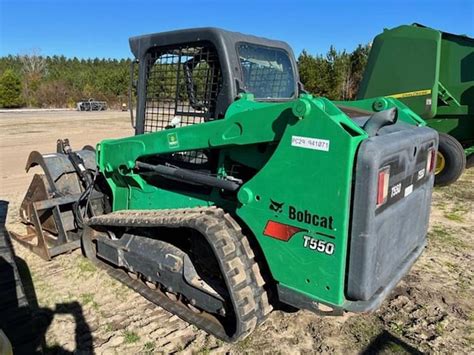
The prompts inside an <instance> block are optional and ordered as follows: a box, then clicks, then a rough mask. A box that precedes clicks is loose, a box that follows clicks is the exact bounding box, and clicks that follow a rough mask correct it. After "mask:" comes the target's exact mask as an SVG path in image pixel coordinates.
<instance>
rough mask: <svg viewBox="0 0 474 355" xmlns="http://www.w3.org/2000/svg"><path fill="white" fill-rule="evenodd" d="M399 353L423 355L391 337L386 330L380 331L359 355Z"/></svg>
mask: <svg viewBox="0 0 474 355" xmlns="http://www.w3.org/2000/svg"><path fill="white" fill-rule="evenodd" d="M399 352H403V353H408V354H415V355H419V354H423V353H422V352H421V351H419V350H418V349H416V348H415V347H413V346H411V345H410V344H408V343H406V342H404V341H403V340H401V339H399V338H397V337H395V336H393V335H392V334H390V333H389V332H387V331H386V330H384V331H382V332H381V333H380V334H379V335H378V336H377V337H376V338H375V339H374V340H372V342H371V343H370V344H369V345H368V346H367V347H366V348H365V349H364V350H362V351H361V354H362V355H372V354H381V353H399Z"/></svg>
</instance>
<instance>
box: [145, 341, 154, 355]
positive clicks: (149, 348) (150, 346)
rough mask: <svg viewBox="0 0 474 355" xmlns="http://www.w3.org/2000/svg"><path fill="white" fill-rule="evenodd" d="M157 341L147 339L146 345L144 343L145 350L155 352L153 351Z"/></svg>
mask: <svg viewBox="0 0 474 355" xmlns="http://www.w3.org/2000/svg"><path fill="white" fill-rule="evenodd" d="M155 346H156V345H155V343H154V342H153V341H147V342H146V343H145V344H144V345H143V350H144V351H145V353H153V351H154V350H155Z"/></svg>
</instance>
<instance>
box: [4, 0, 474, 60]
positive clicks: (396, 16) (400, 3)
mask: <svg viewBox="0 0 474 355" xmlns="http://www.w3.org/2000/svg"><path fill="white" fill-rule="evenodd" d="M413 22H417V23H421V24H424V25H426V26H429V27H433V28H437V29H440V30H443V31H446V32H451V33H456V34H467V35H469V36H470V37H474V0H442V1H440V0H396V1H394V0H353V1H349V0H325V1H321V0H313V1H310V0H286V1H282V0H273V1H263V0H262V1H258V0H254V1H249V0H239V1H236V0H233V1H227V0H221V1H217V0H206V1H198V0H195V1H191V0H177V1H173V0H168V1H157V0H156V1H153V0H147V1H138V0H136V1H132V0H124V1H121V0H115V1H111V0H103V1H101V0H95V1H85V0H80V1H79V0H63V1H59V0H28V1H23V0H13V1H11V0H0V56H4V55H7V54H29V53H39V54H41V55H65V56H66V57H78V58H95V57H98V58H129V57H131V53H130V50H129V46H128V38H129V37H131V36H135V35H141V34H146V33H153V32H162V31H168V30H175V29H183V28H192V27H206V26H212V27H221V28H224V29H227V30H231V31H238V32H242V33H247V34H254V35H257V36H262V37H267V38H271V39H279V40H283V41H286V42H288V43H289V44H290V45H291V46H292V47H293V50H294V52H295V54H296V55H298V54H299V53H301V51H302V50H303V49H306V50H307V51H308V52H309V53H311V54H323V53H326V51H327V50H328V48H329V46H330V45H331V44H332V45H334V46H335V47H336V48H337V49H339V50H342V49H346V50H348V51H351V50H353V49H354V48H355V47H356V46H357V45H358V44H359V43H361V44H365V43H369V42H371V40H372V38H373V37H374V36H375V35H377V34H378V33H380V32H381V31H382V30H383V29H384V28H392V27H396V26H399V25H402V24H411V23H413Z"/></svg>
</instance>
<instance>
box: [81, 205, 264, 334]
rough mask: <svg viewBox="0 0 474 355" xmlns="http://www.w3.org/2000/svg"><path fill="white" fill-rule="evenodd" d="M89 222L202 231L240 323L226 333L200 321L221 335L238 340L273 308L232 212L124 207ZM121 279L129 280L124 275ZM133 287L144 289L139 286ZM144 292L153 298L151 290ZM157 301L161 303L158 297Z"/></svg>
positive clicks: (103, 226)
mask: <svg viewBox="0 0 474 355" xmlns="http://www.w3.org/2000/svg"><path fill="white" fill-rule="evenodd" d="M87 224H88V225H89V226H91V227H92V228H95V229H99V230H100V229H106V228H107V227H111V226H114V227H127V228H153V227H168V228H180V227H188V228H193V229H196V230H197V231H199V232H200V233H202V234H203V235H204V236H205V237H206V239H207V240H208V242H209V243H210V244H211V246H212V247H213V250H214V253H215V255H216V257H217V259H218V261H219V263H220V266H221V270H222V273H223V275H224V277H225V278H226V283H227V288H228V290H229V293H230V295H231V299H232V301H233V308H234V312H235V318H236V322H237V324H236V331H235V333H234V334H231V335H228V334H227V335H224V334H223V332H219V331H217V330H216V328H215V327H207V328H206V327H205V323H201V322H199V323H201V324H197V325H198V326H199V327H201V328H204V329H205V330H206V331H208V332H210V333H212V334H213V335H215V336H217V337H219V338H221V339H224V340H226V341H236V340H241V339H243V338H245V337H247V336H248V335H249V334H250V333H251V332H252V331H253V330H254V329H255V327H256V326H257V325H259V324H261V323H262V322H263V321H264V320H265V319H266V317H267V316H268V314H269V313H270V312H271V311H272V306H271V305H270V303H269V301H268V295H267V291H266V289H265V281H264V278H263V277H262V275H261V271H260V268H259V266H258V264H257V261H256V260H255V254H254V252H253V250H252V248H251V246H250V243H249V241H248V239H247V237H246V236H245V235H244V234H243V233H242V229H241V228H240V226H239V224H238V223H237V222H236V221H235V220H234V219H233V218H232V216H230V215H229V214H227V213H225V212H224V211H223V210H222V209H220V208H216V207H199V208H185V209H169V210H135V211H129V210H124V211H118V212H113V213H110V214H107V215H103V216H97V217H93V218H91V219H90V220H89V221H88V222H87ZM86 234H87V233H85V235H86ZM83 238H84V237H83ZM86 254H87V252H86ZM96 260H97V259H96ZM109 268H110V267H109ZM121 281H123V282H124V281H126V280H124V279H121ZM126 283H127V284H131V283H132V282H130V281H128V280H127V281H126ZM132 288H134V289H135V290H137V291H139V292H140V288H139V287H132ZM140 293H142V294H143V295H144V296H145V297H147V298H150V295H149V292H146V294H144V292H140ZM153 301H154V302H155V303H158V304H160V303H159V302H157V301H156V300H153ZM160 305H161V306H163V305H162V304H160ZM165 308H166V307H165ZM180 316H181V317H182V318H184V319H185V320H186V321H188V322H191V323H192V322H193V321H192V319H191V320H190V319H189V318H187V317H186V316H185V315H180Z"/></svg>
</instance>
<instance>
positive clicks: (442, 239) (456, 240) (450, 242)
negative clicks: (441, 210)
mask: <svg viewBox="0 0 474 355" xmlns="http://www.w3.org/2000/svg"><path fill="white" fill-rule="evenodd" d="M428 238H429V239H430V240H431V241H434V242H436V243H440V244H442V245H444V246H450V247H454V248H459V249H465V248H468V247H469V245H467V243H466V242H465V241H464V240H463V239H462V237H460V236H457V235H454V234H453V231H451V230H448V229H447V228H445V227H443V226H441V225H439V224H435V225H434V226H433V227H432V228H431V231H430V232H429V234H428Z"/></svg>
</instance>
